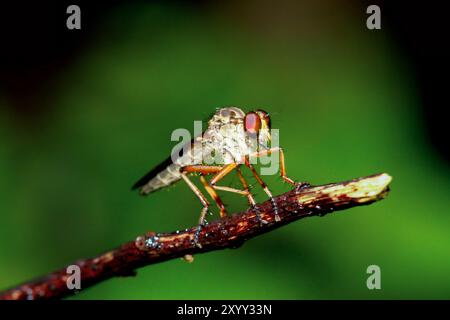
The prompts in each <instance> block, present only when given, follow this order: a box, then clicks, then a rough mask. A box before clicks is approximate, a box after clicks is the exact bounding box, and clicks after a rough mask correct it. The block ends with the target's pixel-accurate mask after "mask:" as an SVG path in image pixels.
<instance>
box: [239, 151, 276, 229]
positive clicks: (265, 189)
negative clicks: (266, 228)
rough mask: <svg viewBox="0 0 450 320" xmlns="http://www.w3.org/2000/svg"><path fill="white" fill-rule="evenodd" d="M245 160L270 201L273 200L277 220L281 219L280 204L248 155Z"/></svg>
mask: <svg viewBox="0 0 450 320" xmlns="http://www.w3.org/2000/svg"><path fill="white" fill-rule="evenodd" d="M244 161H245V165H246V166H247V167H248V168H249V169H250V170H251V171H252V173H253V176H254V177H255V178H256V181H258V183H259V184H260V186H261V187H262V188H263V190H264V192H265V193H266V194H267V196H268V197H269V199H270V201H271V202H272V205H273V210H274V212H275V221H280V220H281V219H280V216H279V215H278V206H277V204H276V202H275V200H274V199H273V196H272V192H270V190H269V188H268V187H267V185H266V184H265V183H264V181H263V180H262V179H261V177H260V176H259V175H258V173H257V172H256V170H255V167H253V165H252V164H251V163H250V161H249V160H248V156H246V157H245V159H244Z"/></svg>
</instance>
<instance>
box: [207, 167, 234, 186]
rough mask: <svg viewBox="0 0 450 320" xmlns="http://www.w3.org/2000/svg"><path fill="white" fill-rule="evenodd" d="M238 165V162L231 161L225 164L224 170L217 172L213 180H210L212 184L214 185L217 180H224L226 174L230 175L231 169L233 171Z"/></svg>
mask: <svg viewBox="0 0 450 320" xmlns="http://www.w3.org/2000/svg"><path fill="white" fill-rule="evenodd" d="M237 166H238V164H237V163H234V162H233V163H230V164H226V165H225V166H223V168H222V170H220V171H219V172H217V173H216V174H215V175H214V177H212V179H211V181H210V182H209V183H210V184H211V185H212V186H214V185H215V184H216V183H217V182H219V181H220V180H222V179H223V178H224V177H225V176H226V175H228V174H229V173H230V172H231V171H233V170H234V169H235V168H236V167H237Z"/></svg>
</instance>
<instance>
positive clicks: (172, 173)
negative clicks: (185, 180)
mask: <svg viewBox="0 0 450 320" xmlns="http://www.w3.org/2000/svg"><path fill="white" fill-rule="evenodd" d="M180 169H181V167H180V166H179V165H177V164H174V163H171V164H170V165H169V166H167V167H166V168H165V169H163V170H162V171H159V172H158V173H155V175H154V176H153V177H152V178H150V177H149V178H150V179H149V180H148V181H147V183H145V184H144V185H142V186H141V190H140V193H141V194H143V195H147V194H149V193H151V192H153V191H156V190H158V189H161V188H164V187H168V186H170V185H171V184H173V183H175V182H177V181H178V180H180V179H181V173H180Z"/></svg>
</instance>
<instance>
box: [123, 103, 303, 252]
mask: <svg viewBox="0 0 450 320" xmlns="http://www.w3.org/2000/svg"><path fill="white" fill-rule="evenodd" d="M270 128H271V123H270V117H269V114H268V113H267V112H265V111H263V110H261V109H258V110H255V111H250V112H247V113H244V112H243V111H242V110H241V109H240V108H237V107H225V108H221V109H218V110H217V111H216V112H215V113H214V115H213V116H212V117H211V119H210V120H209V121H208V127H207V129H206V130H205V131H204V132H203V133H202V134H201V135H200V136H198V137H196V138H194V139H193V140H192V141H191V142H190V143H189V145H188V146H185V147H187V148H183V150H187V152H180V151H181V150H178V151H177V152H175V153H174V154H173V155H172V156H170V157H169V158H168V159H166V160H165V161H164V162H162V163H161V164H160V165H158V166H156V167H155V168H154V169H153V170H151V171H150V172H149V173H147V174H146V175H145V176H143V177H142V178H141V179H139V180H138V181H137V182H136V183H135V184H134V185H133V188H132V189H133V190H134V189H139V190H140V193H141V194H142V195H148V194H149V193H151V192H154V191H156V190H159V189H162V188H164V187H167V186H169V185H171V184H173V183H175V182H177V181H179V180H184V181H185V182H186V184H187V185H188V186H189V188H190V189H191V190H192V191H193V192H194V194H195V195H196V196H197V198H198V199H199V200H200V202H201V204H202V206H203V208H202V210H201V213H200V218H199V222H198V228H197V232H196V235H195V238H194V242H195V244H196V245H197V246H199V247H201V245H200V243H199V241H198V237H199V234H200V231H201V228H202V226H204V224H205V221H206V220H205V217H206V215H207V213H208V209H209V206H210V203H209V201H208V199H207V198H206V196H205V195H204V194H203V193H202V191H200V189H199V188H198V187H197V186H196V185H195V184H194V183H193V182H192V181H191V179H190V177H189V174H191V173H197V174H199V175H200V177H199V178H200V182H201V183H202V185H203V187H204V189H205V191H206V192H207V193H208V194H209V196H210V197H211V198H212V199H213V200H214V202H215V203H216V204H217V206H218V208H219V210H220V217H221V218H223V217H225V216H226V215H227V211H226V208H225V205H224V203H223V201H222V200H221V198H220V197H219V195H218V194H217V191H218V190H220V191H227V192H232V193H237V194H240V195H244V196H246V197H247V200H248V202H249V204H250V206H251V207H255V205H256V201H255V199H254V197H253V195H252V194H251V192H250V189H249V185H248V183H247V181H246V180H245V178H244V176H243V175H242V172H241V166H245V167H247V168H248V169H250V171H251V172H252V174H253V176H254V177H255V179H256V181H257V182H258V184H259V185H260V186H261V187H262V189H263V190H264V192H265V193H266V195H267V196H268V197H269V199H270V200H271V201H272V204H273V207H274V213H275V220H276V221H280V217H279V215H278V208H277V206H276V203H275V201H274V199H273V195H272V192H271V191H270V190H269V188H268V187H267V185H266V184H265V183H264V181H263V180H262V179H261V177H260V176H259V174H258V173H257V172H256V170H255V168H254V166H253V164H252V163H251V161H250V159H252V158H258V157H262V156H267V155H270V154H272V153H273V152H278V153H279V164H280V176H281V177H282V178H283V180H284V181H285V182H287V183H289V184H292V185H295V184H296V183H295V182H294V181H293V180H292V179H290V178H289V177H288V176H287V175H286V168H285V163H284V152H283V149H282V148H280V147H273V148H272V147H270V148H269V147H268V145H269V143H270V141H271V135H270ZM205 155H207V156H215V157H217V158H214V159H215V162H213V164H211V161H207V163H206V162H205ZM233 171H234V172H236V174H237V176H238V178H239V180H240V182H241V184H242V189H237V188H231V187H228V186H220V185H218V182H220V181H221V180H222V179H223V178H224V177H225V176H227V175H228V174H230V173H231V172H233ZM207 177H210V179H209V180H208V179H207ZM258 218H259V216H258Z"/></svg>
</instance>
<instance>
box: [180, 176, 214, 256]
mask: <svg viewBox="0 0 450 320" xmlns="http://www.w3.org/2000/svg"><path fill="white" fill-rule="evenodd" d="M181 178H183V180H184V181H185V182H186V184H187V185H188V186H189V188H191V190H192V191H193V192H194V193H195V195H196V196H197V198H198V199H199V200H200V202H201V203H202V205H203V208H202V211H201V213H200V218H199V221H198V227H197V231H196V232H195V236H194V243H195V245H196V246H197V247H199V248H201V247H202V246H201V244H200V242H199V241H198V237H199V235H200V231H201V230H202V227H203V225H204V224H205V217H206V213H207V212H208V208H209V202H208V200H207V199H206V197H205V196H204V195H203V193H202V192H201V191H200V190H199V189H198V188H197V186H196V185H195V184H194V183H192V181H191V180H190V179H189V178H188V176H187V174H186V173H182V174H181Z"/></svg>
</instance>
